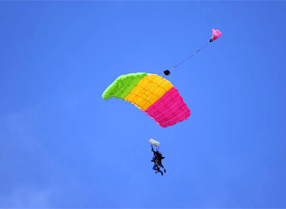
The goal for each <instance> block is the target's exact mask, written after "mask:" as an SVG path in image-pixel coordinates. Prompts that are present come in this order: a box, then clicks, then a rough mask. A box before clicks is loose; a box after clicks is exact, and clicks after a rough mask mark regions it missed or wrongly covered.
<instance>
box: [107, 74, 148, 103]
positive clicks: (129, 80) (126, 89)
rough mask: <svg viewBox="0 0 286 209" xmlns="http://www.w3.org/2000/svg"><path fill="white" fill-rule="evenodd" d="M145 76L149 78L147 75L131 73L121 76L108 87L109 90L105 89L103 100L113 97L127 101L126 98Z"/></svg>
mask: <svg viewBox="0 0 286 209" xmlns="http://www.w3.org/2000/svg"><path fill="white" fill-rule="evenodd" d="M145 76H147V73H130V74H127V75H121V76H119V77H118V78H117V79H116V80H115V81H114V82H113V83H112V84H111V85H109V86H108V87H107V89H105V91H104V92H103V94H102V98H103V99H105V100H108V99H109V98H112V97H116V98H119V99H125V97H126V96H127V95H128V94H129V93H130V92H131V91H132V90H133V88H134V87H135V86H137V84H138V83H139V81H140V80H141V79H142V78H144V77H145Z"/></svg>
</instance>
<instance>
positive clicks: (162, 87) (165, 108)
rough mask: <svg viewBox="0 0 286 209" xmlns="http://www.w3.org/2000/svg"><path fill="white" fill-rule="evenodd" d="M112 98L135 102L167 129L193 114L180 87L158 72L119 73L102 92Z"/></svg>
mask: <svg viewBox="0 0 286 209" xmlns="http://www.w3.org/2000/svg"><path fill="white" fill-rule="evenodd" d="M112 97H115V98H119V99H123V100H125V101H128V102H130V103H132V104H134V105H135V106H136V107H137V108H139V109H141V110H142V111H143V112H144V113H146V114H147V115H149V116H150V117H151V118H152V119H153V120H155V121H156V123H157V124H158V125H159V126H161V127H164V128H165V127H168V126H172V125H175V124H176V123H178V122H181V121H184V120H186V119H188V118H189V116H190V115H191V111H190V110H189V108H188V107H187V105H186V104H185V103H184V101H183V98H182V97H181V96H180V94H179V92H178V90H177V89H176V88H175V87H174V86H173V85H172V83H171V82H169V81H168V80H166V79H164V78H162V77H161V76H158V75H156V74H149V73H130V74H127V75H121V76H119V77H118V78H117V79H116V80H115V81H114V82H113V83H112V84H111V85H110V86H109V87H108V88H107V89H106V90H105V91H104V92H103V94H102V98H103V99H105V100H108V99H109V98H112Z"/></svg>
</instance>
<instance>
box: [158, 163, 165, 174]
mask: <svg viewBox="0 0 286 209" xmlns="http://www.w3.org/2000/svg"><path fill="white" fill-rule="evenodd" d="M159 165H160V166H161V167H162V168H163V169H164V172H165V173H166V169H165V167H164V166H163V165H162V163H159Z"/></svg>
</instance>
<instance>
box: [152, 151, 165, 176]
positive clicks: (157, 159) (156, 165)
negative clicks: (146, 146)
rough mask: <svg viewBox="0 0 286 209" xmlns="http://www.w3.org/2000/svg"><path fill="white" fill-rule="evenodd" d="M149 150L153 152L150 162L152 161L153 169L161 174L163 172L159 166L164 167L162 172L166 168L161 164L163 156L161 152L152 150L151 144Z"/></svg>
mask: <svg viewBox="0 0 286 209" xmlns="http://www.w3.org/2000/svg"><path fill="white" fill-rule="evenodd" d="M151 151H152V152H153V157H152V160H151V162H154V166H153V170H155V173H158V171H159V172H160V173H161V175H163V172H162V171H161V170H160V167H162V168H163V169H164V172H165V173H166V169H165V168H164V166H163V165H162V159H164V158H165V157H163V156H162V153H161V152H159V151H154V149H153V146H151Z"/></svg>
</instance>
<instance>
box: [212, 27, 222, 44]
mask: <svg viewBox="0 0 286 209" xmlns="http://www.w3.org/2000/svg"><path fill="white" fill-rule="evenodd" d="M212 32H213V35H212V38H211V40H210V42H212V41H214V40H216V39H217V38H219V37H221V36H222V33H221V32H220V31H219V30H216V29H212Z"/></svg>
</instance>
